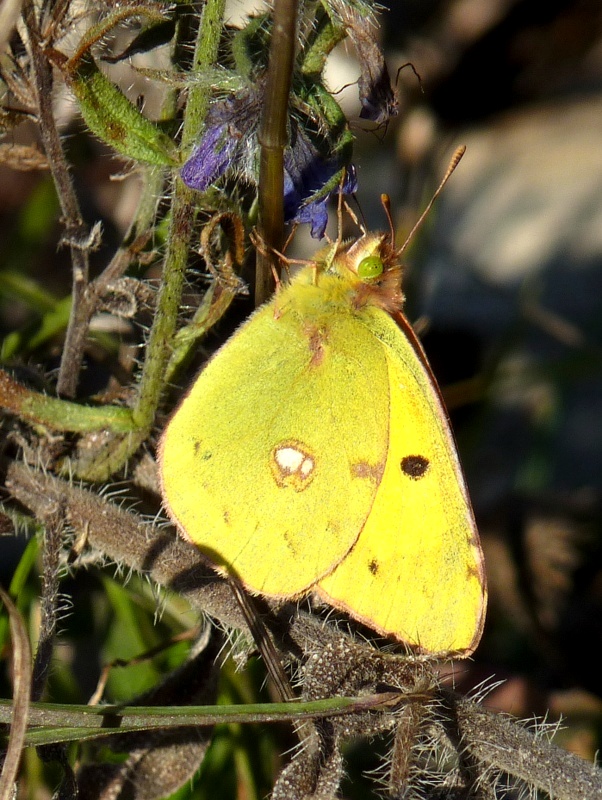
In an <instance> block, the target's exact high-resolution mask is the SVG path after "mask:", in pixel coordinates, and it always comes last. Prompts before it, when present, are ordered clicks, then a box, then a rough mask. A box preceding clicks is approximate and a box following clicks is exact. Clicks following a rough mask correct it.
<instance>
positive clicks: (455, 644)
mask: <svg viewBox="0 0 602 800" xmlns="http://www.w3.org/2000/svg"><path fill="white" fill-rule="evenodd" d="M397 258H398V254H397V253H396V252H395V250H394V249H393V247H392V242H391V237H389V236H388V235H385V234H365V235H364V236H362V238H360V239H359V240H357V241H356V242H355V243H353V244H351V245H350V246H348V245H341V244H340V243H339V244H337V245H334V246H330V247H328V248H326V249H325V250H323V251H320V252H319V253H318V254H317V255H316V258H315V260H314V261H313V262H312V263H311V264H310V265H308V266H306V267H304V268H303V269H302V270H301V271H300V272H299V273H298V274H297V275H296V276H295V277H294V278H293V279H292V281H291V282H290V283H289V284H288V285H286V286H281V287H279V290H278V291H277V292H276V294H275V296H274V297H273V298H272V300H271V301H270V302H268V303H266V304H265V305H263V306H262V307H261V308H259V309H258V310H257V311H256V312H255V313H254V314H253V315H252V316H251V317H250V318H249V319H248V320H247V322H246V323H244V324H243V325H242V326H241V327H240V328H239V329H238V330H237V331H236V333H235V334H234V335H233V336H232V337H231V338H230V339H229V340H228V341H227V342H226V344H225V345H224V346H223V348H222V349H221V350H220V351H219V352H218V353H217V354H216V355H215V356H214V357H213V358H212V359H211V360H210V361H209V363H208V364H207V365H206V367H205V368H204V370H203V371H202V372H201V373H200V375H199V376H198V377H197V379H196V381H195V382H194V384H193V385H192V387H191V389H190V391H189V392H188V394H187V395H186V397H185V398H184V399H183V401H182V402H181V404H180V406H179V408H178V409H177V411H176V412H175V414H174V415H173V417H172V418H171V421H170V422H169V424H168V425H167V428H166V430H165V432H164V434H163V437H162V440H161V443H160V447H159V461H160V474H161V483H162V490H163V497H164V501H165V505H166V507H167V509H168V511H169V514H170V516H171V517H172V518H173V520H174V522H175V523H176V525H177V527H178V528H179V530H180V532H181V533H182V534H183V535H184V536H185V537H186V538H188V539H189V540H190V541H192V542H194V544H195V545H197V546H198V547H199V548H200V550H201V551H202V553H204V554H205V556H206V557H207V558H208V559H209V560H210V562H211V563H212V564H213V565H214V567H215V568H216V569H217V570H218V571H219V572H221V573H223V574H232V575H236V576H237V577H238V578H239V579H240V580H241V581H242V583H243V584H244V586H245V587H246V588H247V589H248V590H249V591H250V592H252V593H257V594H261V595H265V596H268V597H273V598H290V599H294V598H299V597H303V596H305V595H308V594H310V593H315V594H316V595H318V596H319V597H321V598H322V599H323V600H324V601H326V602H327V603H328V604H330V605H331V606H333V607H334V608H336V609H338V610H341V611H344V612H346V613H347V614H348V615H349V616H350V617H352V618H353V619H355V620H358V621H359V622H361V623H363V624H365V625H366V626H368V627H369V628H371V629H372V630H374V631H377V632H378V633H379V634H383V635H384V636H387V637H390V638H392V639H395V640H397V641H399V642H405V643H407V644H408V645H410V646H412V647H413V648H414V649H416V650H418V651H419V652H423V653H429V654H430V653H432V654H439V655H443V654H451V653H454V654H457V655H461V656H467V655H469V654H470V653H471V652H472V651H473V650H474V649H475V647H476V645H477V644H478V641H479V639H480V636H481V631H482V627H483V619H484V613H485V604H486V589H485V577H484V568H483V556H482V552H481V547H480V544H479V537H478V533H477V529H476V526H475V522H474V518H473V514H472V510H471V506H470V500H469V498H468V494H467V491H466V487H465V483H464V479H463V476H462V471H461V467H460V464H459V462H458V457H457V454H456V448H455V444H454V440H453V436H452V433H451V431H450V428H449V424H448V421H447V415H446V412H445V409H444V407H443V404H442V401H441V397H440V394H439V391H438V389H437V385H436V383H435V380H434V378H433V375H432V373H431V370H430V368H429V366H428V363H427V361H426V357H425V355H424V352H423V350H422V348H421V346H420V344H419V342H418V340H417V339H416V336H415V334H414V332H413V331H412V328H411V327H410V324H409V323H408V322H407V320H406V319H405V317H404V316H403V315H402V314H401V306H402V303H403V295H402V292H401V269H400V267H399V266H398V264H397V263H396V262H397Z"/></svg>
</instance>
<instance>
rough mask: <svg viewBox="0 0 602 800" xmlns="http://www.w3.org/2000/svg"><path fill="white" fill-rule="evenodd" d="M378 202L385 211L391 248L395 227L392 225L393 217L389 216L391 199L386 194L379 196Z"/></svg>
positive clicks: (393, 242) (393, 241)
mask: <svg viewBox="0 0 602 800" xmlns="http://www.w3.org/2000/svg"><path fill="white" fill-rule="evenodd" d="M380 202H381V204H382V207H383V208H384V210H385V215H386V217H387V222H388V223H389V235H390V236H391V247H394V245H395V225H393V217H392V216H391V198H390V197H389V195H388V194H381V196H380Z"/></svg>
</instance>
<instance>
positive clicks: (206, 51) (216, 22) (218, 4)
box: [130, 0, 225, 452]
mask: <svg viewBox="0 0 602 800" xmlns="http://www.w3.org/2000/svg"><path fill="white" fill-rule="evenodd" d="M224 8H225V0H207V3H206V5H205V8H204V10H203V15H202V18H201V23H200V26H199V33H198V37H197V43H196V49H195V54H194V64H193V69H194V70H195V71H198V72H200V73H201V74H202V73H203V71H207V70H208V69H209V68H210V67H212V66H213V65H214V64H215V62H216V60H217V56H218V48H219V42H220V34H221V29H222V20H223V15H224ZM210 91H211V89H210V87H209V86H208V85H205V84H203V83H199V84H197V85H195V86H193V87H191V88H190V90H189V96H188V103H187V106H186V114H185V119H184V128H183V132H182V152H183V153H186V152H187V151H188V150H189V148H190V146H191V145H192V143H193V141H194V140H195V138H196V137H197V136H198V132H199V130H200V128H201V125H202V122H203V120H204V118H205V114H206V113H207V108H208V106H209V99H210ZM195 198H196V195H195V192H194V191H193V190H192V189H189V188H188V187H187V186H185V185H184V184H183V183H182V181H181V180H180V179H179V178H176V179H175V182H174V193H173V201H172V210H171V221H170V230H169V236H168V241H167V252H166V254H165V265H164V269H163V281H162V284H161V289H160V292H159V297H158V301H157V310H156V314H155V318H154V323H153V326H152V329H151V332H150V337H149V341H148V347H147V354H146V360H145V362H144V369H143V372H142V378H141V380H140V386H139V391H138V399H137V402H136V406H135V407H134V409H133V412H132V413H133V418H134V422H135V423H136V425H137V426H138V427H139V428H140V437H135V438H139V440H140V441H143V440H144V439H145V438H146V437H147V436H148V434H149V432H150V430H151V427H152V424H153V421H154V417H155V412H156V410H157V406H158V404H159V399H160V396H161V391H162V388H163V380H164V376H165V369H166V367H167V363H168V361H169V357H170V353H171V344H172V339H173V336H174V333H175V330H176V322H177V317H178V309H179V306H180V297H181V294H182V286H183V282H184V272H185V269H186V262H187V258H188V251H189V247H190V240H191V238H192V232H193V228H194V218H195V215H194V211H193V209H194V206H195ZM135 446H136V445H135V442H131V443H130V447H135ZM130 452H131V451H130Z"/></svg>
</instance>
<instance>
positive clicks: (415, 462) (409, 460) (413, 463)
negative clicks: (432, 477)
mask: <svg viewBox="0 0 602 800" xmlns="http://www.w3.org/2000/svg"><path fill="white" fill-rule="evenodd" d="M429 467H430V461H429V460H428V458H426V457H425V456H418V455H412V456H405V458H402V459H401V471H402V472H403V474H404V475H407V476H408V478H412V480H415V481H417V480H420V478H423V477H424V476H425V475H426V473H427V472H428V468H429Z"/></svg>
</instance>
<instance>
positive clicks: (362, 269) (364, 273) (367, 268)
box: [357, 256, 384, 278]
mask: <svg viewBox="0 0 602 800" xmlns="http://www.w3.org/2000/svg"><path fill="white" fill-rule="evenodd" d="M383 269H384V264H383V261H382V258H380V257H379V256H366V258H362V260H361V261H360V263H359V264H358V265H357V274H358V276H359V277H360V278H378V276H379V275H382V273H383Z"/></svg>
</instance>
